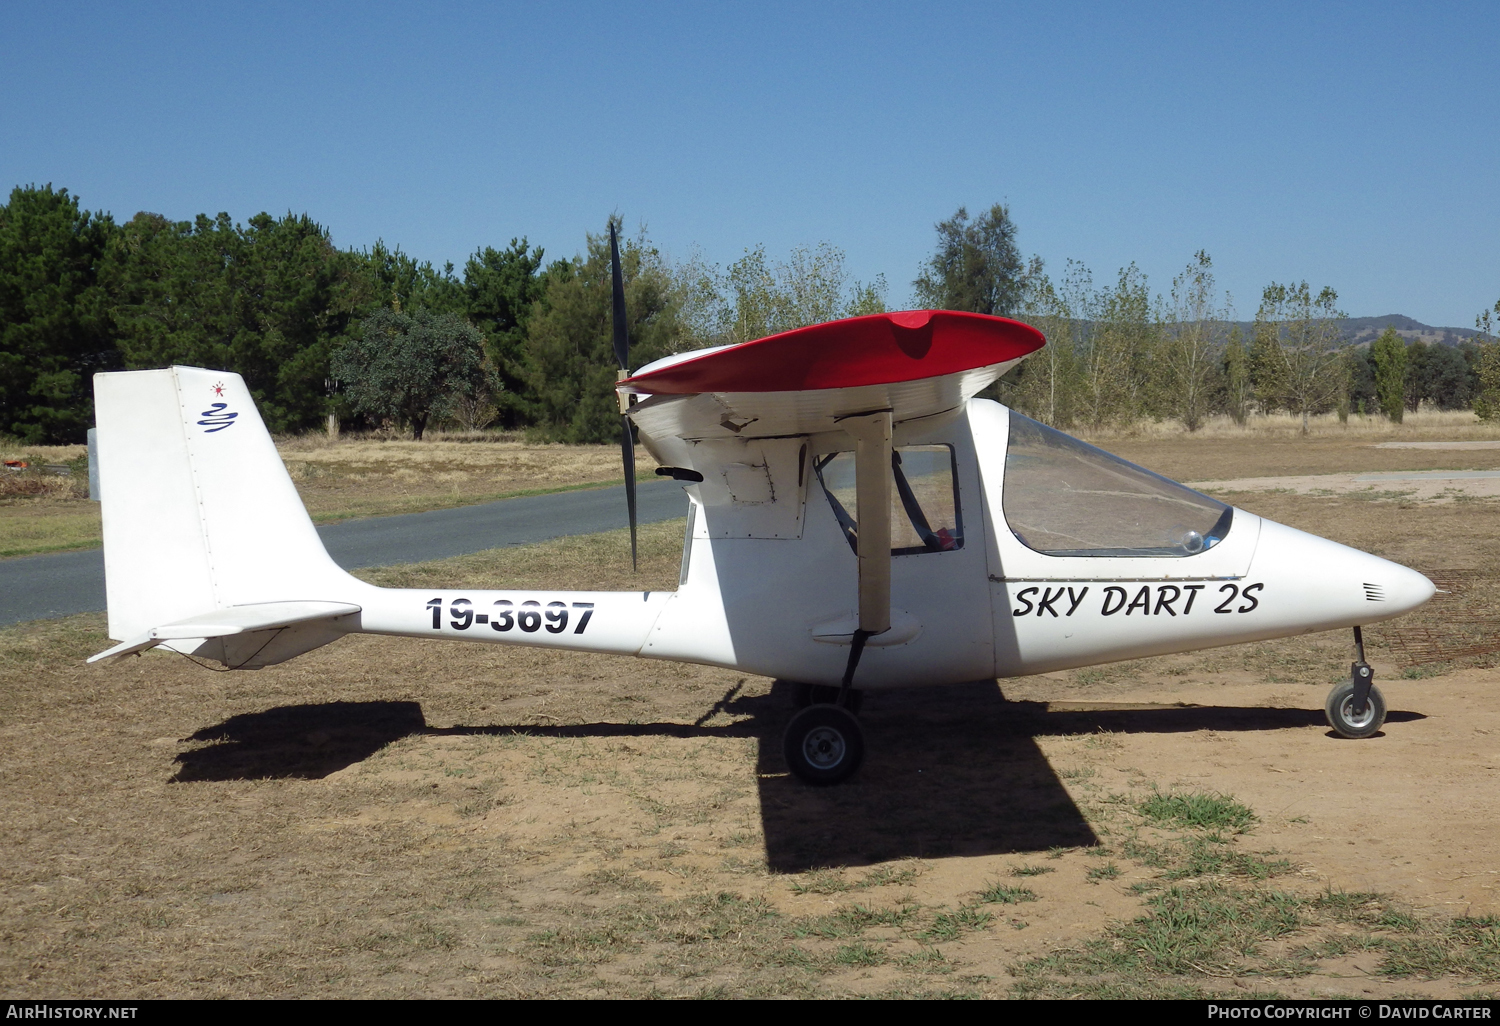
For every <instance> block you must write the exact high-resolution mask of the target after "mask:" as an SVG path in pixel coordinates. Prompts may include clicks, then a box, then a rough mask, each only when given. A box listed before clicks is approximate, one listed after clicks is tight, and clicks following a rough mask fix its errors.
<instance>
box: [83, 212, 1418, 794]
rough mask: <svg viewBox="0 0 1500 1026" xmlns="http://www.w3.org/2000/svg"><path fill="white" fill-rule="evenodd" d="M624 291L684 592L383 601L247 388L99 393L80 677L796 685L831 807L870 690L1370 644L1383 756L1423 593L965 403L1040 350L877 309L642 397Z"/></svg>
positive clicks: (1035, 336) (973, 328)
mask: <svg viewBox="0 0 1500 1026" xmlns="http://www.w3.org/2000/svg"><path fill="white" fill-rule="evenodd" d="M612 242H613V239H612ZM614 285H615V296H614V303H615V306H614V315H615V325H616V332H615V351H616V356H617V359H618V362H619V364H620V366H621V368H622V371H621V375H620V378H621V380H620V381H619V383H618V392H619V396H620V407H621V412H622V424H623V425H624V427H623V431H622V452H623V454H624V459H625V470H626V480H627V497H628V499H629V520H630V526H631V532H632V535H631V537H632V549H633V548H634V531H635V504H634V497H635V492H634V467H633V458H634V447H633V444H632V442H631V428H632V425H633V426H634V428H635V429H636V430H637V431H638V432H639V437H640V440H641V442H642V443H643V444H644V445H645V446H646V448H647V449H648V450H649V451H650V452H651V454H652V455H653V456H654V457H655V458H656V460H657V461H658V462H659V463H660V464H661V465H662V466H661V469H659V470H658V471H657V473H658V474H664V475H667V476H671V477H673V478H676V479H677V480H679V481H681V482H683V485H684V489H685V490H686V492H687V495H688V499H689V506H688V517H687V532H686V533H687V537H686V541H685V543H684V547H683V556H682V571H681V578H680V581H679V585H678V588H677V590H676V591H674V592H652V591H644V592H643V591H633V592H568V591H482V590H475V589H458V590H413V589H399V588H378V587H375V586H374V585H371V584H367V583H365V582H363V581H360V580H358V579H356V578H354V577H351V576H350V575H349V574H347V573H345V572H344V571H343V570H342V569H341V568H340V567H338V566H337V565H336V564H335V563H334V562H333V561H332V560H331V559H330V558H329V556H328V554H327V552H326V551H325V550H324V548H323V545H322V543H321V541H320V540H319V538H318V534H317V532H316V531H315V530H314V529H313V524H312V521H311V520H310V519H309V517H308V515H307V513H306V511H305V509H304V508H303V506H302V503H301V501H300V499H299V498H298V495H297V491H296V489H295V488H294V487H293V485H292V482H291V480H290V478H289V477H288V475H287V473H286V469H285V467H284V465H283V464H282V462H281V459H280V457H279V456H278V454H277V452H276V448H275V446H274V445H273V444H272V442H271V438H270V435H269V434H268V433H267V431H266V428H265V426H264V424H263V423H262V422H261V419H260V417H259V415H258V414H257V413H256V410H255V405H254V402H253V400H252V398H251V396H250V394H249V392H248V391H247V389H246V387H245V383H244V382H243V381H242V380H241V379H240V378H239V376H237V375H235V374H229V373H224V372H221V371H210V370H200V369H195V368H188V367H173V368H170V369H168V370H157V371H131V372H123V373H112V374H100V375H97V376H96V377H95V379H94V389H95V397H96V410H97V419H98V427H99V435H98V447H99V463H100V487H101V492H102V495H103V517H104V553H105V569H106V587H107V592H108V602H109V634H110V637H111V638H112V639H115V640H117V641H119V642H120V643H119V644H118V645H116V646H114V647H113V648H110V649H109V650H107V651H105V652H101V653H99V654H98V655H96V656H94V657H93V659H91V660H90V661H91V662H92V661H95V660H100V659H105V658H108V657H113V656H123V655H128V654H130V653H135V652H141V651H143V650H145V649H149V648H152V647H154V646H158V645H160V646H163V647H165V648H167V649H171V650H175V651H177V652H182V653H187V654H191V655H194V656H197V657H200V658H207V659H211V660H215V661H217V662H219V663H222V664H223V665H224V666H226V667H228V668H230V669H257V668H260V667H263V666H269V665H271V664H273V663H280V662H284V661H285V660H288V659H291V658H293V657H295V656H298V655H301V654H302V653H304V652H308V651H310V650H312V649H315V648H318V647H320V646H322V645H326V644H329V643H330V642H333V641H336V640H337V639H339V638H341V637H343V636H344V635H346V634H357V633H363V634H384V635H391V636H396V637H405V638H436V639H445V640H455V641H484V642H490V643H493V644H502V645H532V646H537V647H544V648H562V649H575V650H582V651H590V652H607V653H614V654H619V655H631V656H640V657H643V658H648V659H674V660H680V661H685V662H694V663H704V664H708V665H711V666H722V667H727V668H732V669H734V670H738V671H743V672H747V673H754V674H760V675H763V676H767V677H777V678H782V679H785V680H790V681H797V682H800V685H799V694H800V696H801V702H800V704H802V705H804V708H802V709H801V711H800V712H798V713H797V714H796V716H794V717H793V719H792V720H791V722H790V724H789V726H788V727H787V731H786V735H785V738H784V742H783V745H784V751H785V753H786V760H787V764H788V766H789V768H790V769H791V770H792V772H794V773H795V774H796V775H797V776H799V777H800V778H802V779H803V780H805V781H807V782H809V783H813V784H830V783H834V782H837V781H839V780H842V779H844V778H846V777H847V776H848V775H849V774H851V773H853V772H854V771H855V770H856V769H857V768H858V766H859V764H860V761H861V759H862V758H863V754H864V742H863V738H862V733H861V730H860V726H859V722H858V719H857V718H856V713H857V712H858V708H859V704H860V703H859V698H860V695H861V693H862V692H864V691H875V690H881V689H888V688H903V687H912V686H917V685H930V684H951V683H958V682H964V681H973V680H979V679H990V678H996V677H1012V676H1019V675H1022V674H1035V673H1044V672H1047V671H1051V670H1061V669H1067V668H1071V667H1081V666H1089V665H1093V664H1097V663H1104V662H1111V661H1115V660H1121V659H1133V658H1137V657H1140V656H1152V655H1161V654H1165V653H1170V652H1184V651H1189V650H1193V649H1201V648H1209V647H1213V646H1219V645H1233V644H1238V643H1241V642H1249V641H1259V640H1263V639H1267V638H1278V637H1285V636H1289V635H1296V634H1307V633H1311V632H1314V631H1325V630H1331V629H1335V628H1347V627H1353V628H1354V638H1355V649H1356V658H1355V661H1354V663H1353V665H1352V667H1351V673H1350V676H1349V678H1348V679H1346V680H1345V681H1343V682H1342V683H1340V684H1339V685H1337V686H1335V687H1334V689H1333V690H1332V692H1331V693H1330V694H1329V696H1328V700H1327V704H1326V709H1327V713H1328V720H1329V723H1330V724H1331V725H1332V727H1333V729H1334V730H1335V731H1337V732H1338V733H1339V734H1341V735H1343V736H1345V737H1356V738H1357V737H1368V736H1370V735H1372V734H1374V733H1375V732H1376V731H1377V730H1379V729H1380V727H1381V725H1382V723H1383V722H1384V719H1385V703H1384V700H1383V699H1382V697H1381V695H1380V692H1379V690H1378V689H1376V688H1375V687H1374V686H1373V684H1372V675H1371V671H1370V668H1369V666H1368V665H1367V664H1366V662H1365V660H1364V653H1363V647H1362V643H1361V639H1360V625H1362V624H1368V623H1372V622H1375V621H1380V620H1387V619H1390V618H1391V617H1394V616H1399V615H1401V614H1402V613H1405V612H1407V611H1409V610H1412V609H1414V608H1416V607H1417V606H1420V605H1421V604H1422V603H1424V602H1426V601H1427V600H1428V599H1429V598H1430V597H1431V596H1432V594H1433V591H1434V588H1433V585H1432V583H1431V582H1430V581H1428V580H1427V578H1425V577H1423V576H1422V575H1421V574H1419V573H1417V572H1415V571H1413V570H1409V569H1407V568H1406V567H1403V566H1400V565H1397V564H1396V563H1392V562H1389V561H1387V560H1384V559H1380V558H1378V557H1376V556H1372V555H1369V554H1367V553H1364V552H1359V551H1357V550H1355V549H1351V548H1348V547H1345V546H1343V545H1339V544H1336V543H1334V542H1331V541H1327V540H1324V539H1322V538H1318V537H1315V536H1313V535H1310V534H1305V533H1303V532H1301V531H1297V530H1293V529H1291V528H1289V527H1284V526H1282V525H1280V524H1277V523H1273V522H1272V521H1269V520H1266V519H1264V518H1262V517H1258V516H1255V515H1254V514H1252V513H1248V512H1246V511H1244V510H1241V509H1236V508H1232V507H1230V506H1227V505H1225V504H1223V503H1221V502H1218V501H1217V500H1215V499H1212V498H1210V497H1208V496H1206V495H1203V494H1200V493H1198V492H1195V491H1193V490H1192V489H1189V488H1186V487H1184V486H1183V485H1180V484H1177V483H1175V482H1173V481H1170V480H1168V479H1166V478H1164V477H1161V476H1160V475H1158V474H1154V473H1152V472H1150V471H1148V470H1144V469H1142V468H1140V467H1137V466H1134V465H1133V464H1130V463H1127V462H1125V461H1124V460H1121V459H1119V458H1117V457H1115V456H1112V455H1110V454H1109V453H1106V452H1104V451H1102V450H1100V449H1097V448H1095V447H1093V446H1091V445H1087V444H1085V443H1083V442H1081V441H1078V440H1077V439H1074V438H1071V437H1069V436H1067V435H1065V434H1063V433H1061V432H1059V431H1055V430H1053V429H1052V428H1049V427H1047V426H1045V425H1043V424H1039V423H1037V422H1036V421H1034V420H1030V419H1028V418H1027V417H1024V416H1022V415H1021V414H1019V413H1016V412H1014V411H1012V410H1008V409H1006V408H1005V407H1004V406H1001V405H1000V404H998V403H995V402H991V401H988V400H983V399H976V398H974V396H975V395H976V394H977V393H978V392H979V391H980V390H981V389H983V388H984V387H985V386H987V385H989V384H990V383H991V382H993V381H995V380H996V379H997V378H998V377H1000V375H1002V374H1004V373H1005V372H1006V371H1007V370H1008V369H1009V368H1011V367H1012V366H1014V365H1015V364H1016V362H1017V361H1018V360H1020V359H1021V358H1022V357H1024V356H1025V355H1026V354H1027V353H1030V352H1033V351H1034V350H1036V349H1038V348H1040V347H1041V346H1042V345H1043V343H1044V340H1043V338H1042V336H1041V335H1040V333H1038V332H1037V331H1035V330H1034V329H1032V328H1030V327H1028V326H1026V325H1024V324H1020V323H1018V322H1016V321H1011V320H1006V319H1003V318H998V317H986V316H982V315H978V314H966V313H954V312H946V311H913V312H907V313H892V314H878V315H874V316H868V317H857V318H853V319H850V320H843V321H835V322H831V323H827V324H820V325H815V326H813V327H809V328H802V329H799V330H797V331H791V332H787V333H785V334H781V335H774V336H771V337H769V338H763V339H760V340H758V341H754V342H746V343H743V344H739V345H733V346H723V347H718V348H714V349H707V350H701V351H697V352H690V353H683V354H680V355H677V356H672V357H668V358H666V359H664V360H658V361H657V362H655V363H652V364H650V365H648V366H646V367H642V368H641V369H639V370H638V371H636V372H635V373H634V374H627V373H626V372H625V371H624V369H623V368H624V367H625V366H626V363H627V352H626V347H625V336H624V300H623V289H622V288H621V286H620V280H619V260H618V252H617V251H616V256H615V282H614ZM1205 444H1209V443H1205Z"/></svg>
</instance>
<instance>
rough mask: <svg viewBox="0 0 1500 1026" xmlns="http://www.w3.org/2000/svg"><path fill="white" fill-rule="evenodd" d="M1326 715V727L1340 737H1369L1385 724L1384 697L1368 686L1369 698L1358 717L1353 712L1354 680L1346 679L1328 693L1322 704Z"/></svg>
mask: <svg viewBox="0 0 1500 1026" xmlns="http://www.w3.org/2000/svg"><path fill="white" fill-rule="evenodd" d="M1323 711H1324V712H1326V713H1327V714H1328V725H1329V726H1330V727H1332V728H1333V729H1334V730H1335V731H1336V732H1337V733H1338V734H1339V735H1340V736H1341V737H1347V738H1361V737H1369V736H1370V735H1371V734H1374V733H1375V732H1376V731H1377V730H1379V729H1380V728H1381V727H1382V726H1383V725H1384V724H1385V696H1384V695H1382V694H1381V693H1380V689H1379V688H1377V687H1376V686H1375V685H1373V684H1371V685H1370V697H1369V698H1368V699H1367V700H1366V701H1365V707H1364V709H1362V710H1361V711H1360V712H1359V714H1358V715H1356V714H1355V712H1354V680H1353V679H1352V678H1346V679H1345V680H1342V681H1340V682H1339V683H1338V684H1336V685H1334V688H1333V690H1332V691H1330V692H1328V701H1327V702H1325V703H1324V704H1323Z"/></svg>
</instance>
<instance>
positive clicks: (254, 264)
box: [101, 213, 366, 431]
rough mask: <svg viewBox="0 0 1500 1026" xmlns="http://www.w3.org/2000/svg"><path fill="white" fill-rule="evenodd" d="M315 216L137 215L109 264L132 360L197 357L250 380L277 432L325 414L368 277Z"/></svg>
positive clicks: (119, 327) (119, 325)
mask: <svg viewBox="0 0 1500 1026" xmlns="http://www.w3.org/2000/svg"><path fill="white" fill-rule="evenodd" d="M360 270H361V268H360V266H359V261H358V259H357V257H355V256H354V255H351V254H348V253H344V252H340V251H339V250H338V249H335V248H334V246H333V243H332V242H331V241H330V239H329V237H328V232H327V230H326V229H325V228H323V227H322V226H321V225H319V224H317V223H316V222H314V221H313V220H312V219H311V218H309V217H307V216H306V215H305V214H304V215H301V216H295V215H292V214H287V215H286V216H285V217H282V218H279V219H278V218H273V217H271V216H270V215H269V214H257V215H256V216H255V217H252V218H251V219H250V221H249V223H248V224H246V225H244V226H239V225H236V224H234V223H233V222H232V221H231V220H230V218H229V215H228V214H219V215H218V216H217V217H216V218H212V219H210V218H209V217H207V216H206V215H202V214H200V215H199V216H198V217H197V219H196V220H194V221H175V222H174V221H168V220H167V219H166V218H164V217H161V216H160V215H158V214H147V213H141V214H137V215H136V216H135V217H134V218H132V219H131V220H130V221H129V222H127V223H126V224H125V225H123V226H122V227H121V228H120V230H119V231H118V232H117V233H116V234H115V236H114V237H113V239H112V240H111V243H110V247H109V251H108V254H107V259H106V263H105V267H104V270H103V273H102V275H101V276H102V277H103V278H104V280H105V282H106V285H107V287H108V289H109V292H110V299H111V303H112V309H111V317H112V320H113V324H114V329H115V332H116V337H117V339H118V344H119V348H120V352H121V354H122V356H123V358H124V362H125V366H126V367H127V368H130V369H141V368H150V367H166V366H170V365H172V364H186V365H190V366H196V367H209V368H214V369H218V370H228V371H234V372H236V373H238V374H240V375H241V376H243V377H244V379H245V383H246V384H247V385H248V386H249V388H250V392H251V394H252V395H254V396H255V400H256V404H257V405H258V406H259V407H260V412H261V416H262V417H264V418H265V420H266V423H267V425H268V426H269V427H270V428H271V430H272V431H291V430H297V429H301V428H306V427H309V426H311V425H312V424H314V423H316V421H317V420H318V418H319V417H320V416H321V414H323V413H324V412H325V411H326V409H327V407H328V399H327V386H326V384H325V382H326V379H327V378H328V376H329V375H328V366H329V364H328V361H329V357H330V355H331V353H332V350H333V348H334V346H335V345H336V344H337V342H338V341H339V340H341V339H342V338H344V337H345V336H346V335H348V334H349V332H350V331H351V329H352V326H353V323H354V317H355V314H356V310H357V303H358V301H359V298H360V294H361V291H362V290H364V289H365V288H366V282H364V281H362V280H361V277H360V273H359V272H360Z"/></svg>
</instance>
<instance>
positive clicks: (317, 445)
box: [0, 432, 656, 557]
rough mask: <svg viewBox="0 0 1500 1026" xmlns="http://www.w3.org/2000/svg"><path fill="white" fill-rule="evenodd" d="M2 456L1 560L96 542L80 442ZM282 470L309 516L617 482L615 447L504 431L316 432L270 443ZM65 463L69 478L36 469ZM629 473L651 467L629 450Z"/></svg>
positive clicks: (442, 505)
mask: <svg viewBox="0 0 1500 1026" xmlns="http://www.w3.org/2000/svg"><path fill="white" fill-rule="evenodd" d="M0 448H3V449H4V453H5V459H7V460H13V459H22V460H26V461H27V462H29V463H30V464H31V465H32V467H31V468H30V469H28V470H27V471H26V472H25V473H22V474H14V473H7V474H6V475H5V476H0V557H3V556H21V555H31V554H36V553H42V552H58V551H63V550H67V549H83V548H93V547H96V546H97V545H99V544H100V537H101V534H100V521H99V507H98V505H97V504H95V503H92V502H90V501H89V499H88V466H87V455H88V453H87V448H86V447H85V446H80V445H73V446H30V447H21V446H17V445H15V444H10V445H8V446H6V447H0ZM277 448H278V449H279V450H280V452H281V454H282V459H283V460H284V461H285V463H286V466H287V471H288V472H289V473H290V474H291V477H292V480H293V481H294V482H295V483H296V485H297V490H298V492H299V493H300V494H301V496H302V501H303V503H304V504H305V505H306V506H307V510H308V512H309V513H310V514H311V515H312V517H313V519H314V520H315V521H317V522H319V523H328V522H331V521H336V520H344V519H347V518H349V517H357V516H384V515H388V514H393V513H417V512H421V511H424V510H431V509H447V508H450V507H453V506H466V505H471V504H473V503H479V502H490V501H493V500H495V499H503V498H509V497H511V496H516V495H534V494H540V493H543V492H558V491H569V490H572V489H577V488H597V487H602V486H605V485H611V484H617V483H619V481H620V480H621V472H620V450H619V449H618V448H617V447H615V446H609V445H550V444H533V443H528V442H524V441H520V440H518V439H516V438H514V437H512V436H508V435H500V434H494V433H483V432H474V433H471V434H468V435H464V434H453V433H444V432H438V433H436V434H435V435H434V436H433V437H432V438H431V439H429V440H424V441H421V442H413V441H410V440H409V439H401V438H394V437H392V438H386V437H380V436H348V435H346V436H344V437H343V438H342V439H340V440H339V441H337V442H333V443H330V442H329V441H328V438H327V436H325V435H316V434H310V435H303V436H298V437H291V438H280V439H278V440H277ZM44 464H66V465H68V466H69V467H70V469H71V475H70V476H69V477H57V476H54V475H51V474H47V473H45V472H44V471H43V470H41V469H38V468H41V467H42V466H43V465H44ZM636 467H637V473H638V474H640V475H641V476H642V477H643V478H649V477H650V476H651V473H652V471H653V470H654V469H655V468H656V463H655V461H653V460H652V459H651V457H650V455H649V454H648V453H646V451H645V450H644V449H638V450H637V451H636Z"/></svg>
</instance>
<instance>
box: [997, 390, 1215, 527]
mask: <svg viewBox="0 0 1500 1026" xmlns="http://www.w3.org/2000/svg"><path fill="white" fill-rule="evenodd" d="M1003 505H1004V508H1005V521H1006V523H1007V524H1009V526H1010V529H1011V531H1012V532H1013V533H1014V534H1015V536H1016V537H1017V538H1019V539H1020V540H1021V542H1022V543H1023V544H1024V545H1026V546H1027V547H1028V548H1031V549H1035V550H1036V551H1037V552H1042V553H1045V554H1047V555H1049V556H1142V557H1174V556H1175V557H1181V556H1193V555H1197V554H1198V553H1200V552H1203V551H1205V550H1207V549H1210V548H1212V547H1213V546H1215V545H1217V544H1218V543H1219V542H1221V541H1223V540H1224V537H1225V535H1227V534H1228V533H1229V526H1230V524H1231V522H1232V521H1233V519H1234V510H1233V509H1231V508H1230V507H1229V506H1226V505H1224V504H1223V503H1222V502H1219V501H1218V500H1216V499H1211V498H1209V497H1208V496H1207V495H1203V494H1202V493H1200V492H1195V491H1193V490H1192V489H1191V488H1185V487H1183V486H1182V485H1180V484H1178V483H1177V482H1175V481H1171V480H1168V479H1167V478H1165V477H1162V476H1161V475H1160V474H1153V473H1152V472H1151V471H1149V470H1146V469H1144V468H1142V467H1138V466H1136V465H1135V464H1134V463H1127V462H1126V461H1125V460H1122V459H1120V458H1119V457H1118V456H1111V455H1110V454H1109V453H1107V452H1105V451H1104V450H1103V449H1096V448H1094V447H1093V446H1092V445H1089V444H1087V443H1086V442H1080V441H1079V440H1078V439H1076V438H1071V437H1069V436H1068V435H1065V434H1063V433H1062V432H1061V431H1054V430H1053V429H1052V428H1049V427H1047V426H1046V425H1044V424H1038V423H1037V422H1036V421H1034V420H1032V419H1030V418H1029V417H1023V416H1022V415H1021V414H1019V413H1016V412H1014V411H1012V412H1011V415H1010V445H1009V447H1008V449H1007V451H1006V455H1005V490H1004V500H1003Z"/></svg>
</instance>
